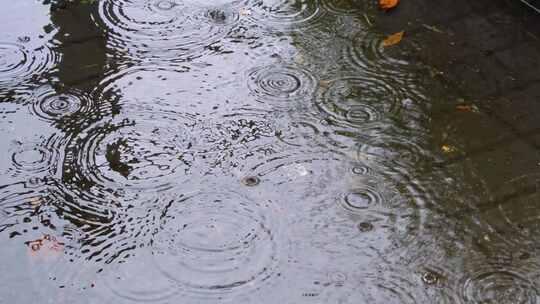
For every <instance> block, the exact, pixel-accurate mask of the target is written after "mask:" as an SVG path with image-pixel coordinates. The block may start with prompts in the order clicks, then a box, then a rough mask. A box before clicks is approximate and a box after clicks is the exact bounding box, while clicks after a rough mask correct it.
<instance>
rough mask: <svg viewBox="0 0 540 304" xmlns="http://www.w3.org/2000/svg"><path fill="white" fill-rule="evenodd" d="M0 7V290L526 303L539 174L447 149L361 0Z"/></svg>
mask: <svg viewBox="0 0 540 304" xmlns="http://www.w3.org/2000/svg"><path fill="white" fill-rule="evenodd" d="M0 16H1V18H2V21H1V29H2V31H1V32H0V101H1V102H0V114H1V118H2V119H1V121H0V135H1V139H2V145H1V150H0V151H1V152H0V158H1V160H0V172H1V175H0V242H1V244H2V245H1V246H0V258H1V260H2V263H0V303H135V302H142V303H150V302H152V303H153V302H156V303H218V302H219V303H221V302H224V303H225V302H226V303H229V302H231V303H482V304H487V303H527V304H530V303H537V302H539V297H540V294H539V292H540V290H539V285H538V282H539V281H538V280H539V274H540V272H539V271H538V270H539V269H540V267H539V265H538V259H537V258H536V257H535V254H534V252H537V250H538V240H539V236H540V234H539V233H540V230H539V224H538V219H539V218H540V209H539V208H538V207H537V206H536V205H535V202H537V201H538V197H537V196H538V194H537V191H536V190H537V189H536V187H537V184H538V181H539V180H540V178H539V177H540V176H534V175H526V176H520V177H518V178H507V177H505V176H499V177H498V180H499V179H500V180H502V181H503V182H501V183H499V185H500V186H499V187H493V186H491V185H493V184H495V183H490V181H489V179H490V178H492V179H493V178H494V177H493V176H491V175H489V174H486V171H488V170H485V169H483V168H485V166H486V165H485V164H486V163H488V162H489V159H482V157H478V158H467V159H464V158H463V157H461V155H460V151H462V150H463V149H464V148H465V147H468V145H469V142H468V141H467V138H462V137H460V136H461V133H460V132H459V130H460V126H462V125H464V124H466V123H467V120H468V119H471V118H469V117H471V115H476V116H474V118H472V119H474V120H479V121H482V119H484V118H483V117H482V115H481V114H478V113H476V114H475V113H469V114H470V115H469V114H466V115H469V116H458V115H455V116H450V117H449V118H448V117H447V118H446V120H445V119H436V118H434V116H433V113H435V112H437V111H438V110H440V109H444V108H445V107H446V106H447V105H449V104H452V102H454V101H455V100H456V99H457V98H458V97H459V96H456V93H455V92H453V91H452V90H450V89H446V88H445V86H444V84H442V83H440V81H438V80H437V79H434V78H433V77H432V74H431V73H430V71H431V69H430V67H428V66H424V65H421V64H419V63H418V62H416V61H415V60H414V54H415V52H416V51H417V50H418V48H420V47H421V46H420V45H418V44H417V43H416V42H414V41H413V40H407V39H404V40H403V41H402V42H401V43H400V44H398V45H396V46H392V47H383V46H382V41H383V40H384V38H385V34H384V33H382V32H381V31H378V30H377V28H376V27H375V26H373V24H376V23H377V22H382V21H381V20H380V19H381V18H384V17H381V16H382V15H381V13H380V12H379V11H378V9H377V7H376V3H375V2H374V1H351V0H339V1H335V0H334V1H333V0H321V1H307V0H298V1H289V0H278V1H266V0H265V1H262V0H245V1H232V0H217V1H212V2H210V1H208V3H206V2H203V1H197V0H187V1H179V0H156V1H153V0H99V1H98V0H96V1H92V0H88V1H75V2H54V1H53V2H52V3H51V2H50V1H48V0H47V1H45V2H43V3H41V2H39V1H31V0H22V1H3V3H2V8H1V10H0ZM464 117H466V118H464ZM490 176H491V177H490ZM524 185H532V186H529V187H528V188H527V189H525V192H524V194H522V195H515V193H516V191H518V190H523V189H522V188H523V186H524ZM496 197H506V199H505V200H501V201H498V200H496V199H494V198H496Z"/></svg>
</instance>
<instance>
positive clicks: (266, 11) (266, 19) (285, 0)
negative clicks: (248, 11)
mask: <svg viewBox="0 0 540 304" xmlns="http://www.w3.org/2000/svg"><path fill="white" fill-rule="evenodd" d="M253 9H254V11H255V13H254V14H255V19H256V21H257V22H262V23H263V24H266V25H268V26H271V27H277V28H279V29H284V28H287V27H292V29H296V28H298V27H306V26H309V25H312V24H314V23H317V20H318V19H319V18H320V17H321V16H322V15H323V13H324V11H323V10H322V8H321V6H320V3H319V1H307V0H293V1H289V0H273V1H259V2H257V3H254V4H253Z"/></svg>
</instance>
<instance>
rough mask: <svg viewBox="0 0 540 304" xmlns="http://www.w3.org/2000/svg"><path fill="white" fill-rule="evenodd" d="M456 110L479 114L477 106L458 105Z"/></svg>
mask: <svg viewBox="0 0 540 304" xmlns="http://www.w3.org/2000/svg"><path fill="white" fill-rule="evenodd" d="M456 110H458V111H460V112H473V113H477V112H478V107H476V106H475V105H467V104H462V105H457V106H456Z"/></svg>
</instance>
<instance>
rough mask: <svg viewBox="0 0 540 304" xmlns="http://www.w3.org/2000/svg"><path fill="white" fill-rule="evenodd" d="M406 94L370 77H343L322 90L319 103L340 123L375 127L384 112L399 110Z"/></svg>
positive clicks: (330, 117)
mask: <svg viewBox="0 0 540 304" xmlns="http://www.w3.org/2000/svg"><path fill="white" fill-rule="evenodd" d="M403 98H404V97H403V95H402V94H401V92H400V91H399V90H398V89H395V88H394V87H393V86H392V85H389V84H388V83H387V82H384V81H380V80H378V79H374V78H368V77H364V78H361V77H355V78H343V79H337V80H333V81H331V83H330V86H329V87H328V88H326V89H322V90H321V92H320V94H319V95H318V97H317V99H316V106H317V108H318V110H319V111H320V112H322V113H323V114H324V115H325V116H327V117H328V119H330V120H331V121H332V122H334V124H335V125H337V126H343V125H345V126H349V127H353V128H360V129H362V128H373V127H377V126H378V124H377V122H380V121H381V120H382V119H383V118H384V117H385V116H391V115H395V114H397V113H398V112H399V110H400V107H401V100H402V99H403ZM379 127H380V126H379Z"/></svg>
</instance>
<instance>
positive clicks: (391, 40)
mask: <svg viewBox="0 0 540 304" xmlns="http://www.w3.org/2000/svg"><path fill="white" fill-rule="evenodd" d="M403 35H405V31H401V32H399V33H395V34H392V35H390V36H388V37H386V39H384V40H383V42H382V45H383V46H384V47H389V46H392V45H396V44H398V43H400V42H401V40H402V39H403Z"/></svg>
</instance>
